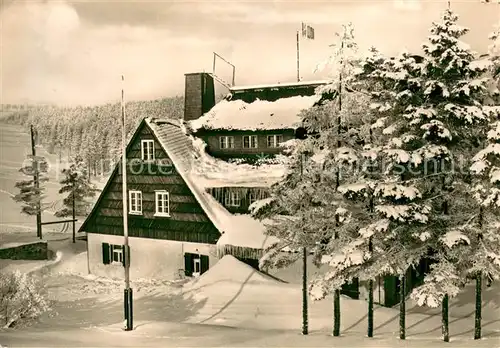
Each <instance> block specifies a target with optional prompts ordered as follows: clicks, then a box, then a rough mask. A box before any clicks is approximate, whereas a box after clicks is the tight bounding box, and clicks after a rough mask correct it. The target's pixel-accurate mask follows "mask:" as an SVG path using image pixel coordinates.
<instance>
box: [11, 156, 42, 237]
mask: <svg viewBox="0 0 500 348" xmlns="http://www.w3.org/2000/svg"><path fill="white" fill-rule="evenodd" d="M19 171H20V172H21V173H23V174H24V175H25V176H28V177H30V178H29V179H25V180H19V181H17V182H16V185H15V186H16V188H18V189H19V193H18V194H16V195H14V196H13V197H12V198H13V199H14V201H16V202H18V203H21V212H22V213H24V214H27V215H30V216H35V215H38V214H41V212H42V210H43V207H42V200H43V198H44V195H43V192H44V191H45V187H44V186H43V183H44V182H47V181H48V178H47V176H46V173H47V172H48V163H47V160H46V159H45V157H43V156H31V155H29V156H28V158H27V159H26V160H25V161H24V162H23V166H22V167H21V168H20V169H19ZM39 228H40V226H38V224H37V234H38V237H41V235H40V233H41V231H40V230H38V229H39Z"/></svg>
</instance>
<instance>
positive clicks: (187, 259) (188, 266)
mask: <svg viewBox="0 0 500 348" xmlns="http://www.w3.org/2000/svg"><path fill="white" fill-rule="evenodd" d="M184 274H185V275H186V276H187V277H191V276H192V275H193V255H192V254H189V253H185V254H184Z"/></svg>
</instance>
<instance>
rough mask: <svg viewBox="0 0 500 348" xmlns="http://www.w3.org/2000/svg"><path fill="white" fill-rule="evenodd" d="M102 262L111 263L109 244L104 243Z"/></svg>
mask: <svg viewBox="0 0 500 348" xmlns="http://www.w3.org/2000/svg"><path fill="white" fill-rule="evenodd" d="M102 263H103V264H105V265H109V263H110V260H109V244H108V243H102Z"/></svg>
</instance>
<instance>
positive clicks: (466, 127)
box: [404, 9, 488, 341]
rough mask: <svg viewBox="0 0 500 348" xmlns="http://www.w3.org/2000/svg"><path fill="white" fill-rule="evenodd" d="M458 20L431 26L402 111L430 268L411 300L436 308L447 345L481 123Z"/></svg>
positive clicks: (480, 88)
mask: <svg viewBox="0 0 500 348" xmlns="http://www.w3.org/2000/svg"><path fill="white" fill-rule="evenodd" d="M457 20H458V16H457V15H456V14H455V13H453V12H452V11H451V10H450V9H447V10H446V11H445V12H444V14H443V16H442V19H441V21H440V22H439V23H433V25H432V28H431V30H430V31H431V35H430V36H429V38H428V42H427V43H425V44H424V45H423V49H424V52H425V57H424V63H423V64H424V68H423V71H422V79H423V81H424V82H423V85H422V88H423V99H422V105H421V106H419V107H413V108H412V107H410V108H408V109H407V110H406V111H405V115H404V117H405V119H406V120H407V122H408V125H409V126H410V127H411V128H412V132H413V135H414V136H416V139H417V141H416V143H415V145H416V147H414V148H413V149H411V158H412V159H413V162H414V163H415V164H418V169H419V170H418V171H417V173H416V174H415V173H412V174H411V176H412V177H413V179H414V180H415V182H416V187H417V188H418V190H419V192H420V194H421V195H422V197H423V198H424V199H425V200H426V202H427V204H429V207H430V214H428V215H427V216H428V217H429V221H428V228H427V229H426V231H425V232H424V234H421V235H420V237H421V238H422V239H423V240H425V244H427V248H428V250H429V251H431V252H432V260H433V262H434V264H433V265H432V266H431V271H430V273H429V274H428V275H427V276H426V277H425V280H424V284H423V285H422V286H420V287H418V288H417V289H415V290H414V291H413V293H412V296H413V298H414V299H416V301H417V303H418V304H420V305H424V304H425V305H428V306H437V305H439V304H441V305H442V307H443V311H442V313H443V320H442V322H443V338H444V340H445V341H448V340H449V331H448V299H449V297H451V296H455V295H457V294H458V292H459V290H460V287H461V286H463V284H464V281H463V279H462V278H461V277H460V274H461V270H460V264H461V262H460V261H461V260H460V258H461V257H462V256H464V255H466V253H464V252H462V251H459V250H460V249H461V248H463V247H464V245H465V246H466V245H467V244H468V241H469V240H468V237H467V233H466V231H464V230H462V227H463V226H468V221H469V219H470V216H469V215H468V214H466V212H467V211H470V207H471V205H472V206H474V204H475V203H474V201H473V200H472V199H471V197H470V195H468V190H469V187H470V185H469V183H468V182H467V180H468V175H467V173H468V167H469V165H470V163H469V162H470V159H471V158H472V154H473V152H474V151H475V149H477V148H478V146H479V145H480V139H481V137H482V133H483V129H484V125H485V124H486V123H487V119H488V113H487V111H486V110H485V109H484V108H483V100H484V97H485V93H486V90H487V89H486V83H487V80H486V79H485V78H483V74H484V69H478V68H477V66H475V65H474V64H472V63H473V61H474V59H475V55H474V52H472V51H471V50H470V48H469V46H468V45H467V44H465V43H464V42H462V41H460V38H461V37H462V36H463V35H465V34H466V33H467V32H468V29H467V28H464V27H461V26H459V25H457ZM473 210H474V209H473Z"/></svg>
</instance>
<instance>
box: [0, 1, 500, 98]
mask: <svg viewBox="0 0 500 348" xmlns="http://www.w3.org/2000/svg"><path fill="white" fill-rule="evenodd" d="M0 1H1V4H2V7H1V9H0V11H1V12H0V25H1V28H0V35H1V42H0V43H1V47H0V48H1V51H0V52H1V70H0V75H1V76H0V79H1V86H0V87H1V98H2V100H1V102H2V103H15V102H23V101H33V102H51V103H57V104H66V105H68V104H99V103H105V102H115V101H117V100H118V99H119V96H120V88H121V87H120V76H121V75H122V74H123V75H124V76H125V79H126V84H125V86H126V95H127V97H128V99H134V100H137V99H141V100H144V99H153V98H159V97H163V96H173V95H181V94H183V91H184V73H188V72H197V71H203V70H205V71H211V69H212V52H213V51H216V52H218V53H219V54H221V55H222V56H224V57H225V58H226V59H228V60H229V61H231V62H232V63H233V64H235V65H236V83H237V84H238V85H244V84H261V83H274V82H287V81H294V80H295V79H296V40H295V35H296V30H297V29H298V28H299V26H300V22H301V21H304V22H307V23H309V24H310V25H311V26H313V27H314V29H315V34H316V39H315V40H314V41H307V42H303V43H302V44H301V75H302V77H303V78H304V79H305V80H307V79H321V78H323V77H324V76H321V75H318V74H316V75H315V74H313V70H314V68H315V66H316V64H317V63H319V62H320V61H322V60H323V59H325V58H326V56H327V55H328V45H329V44H330V43H331V42H333V40H334V33H335V32H336V31H338V30H339V29H340V27H341V24H343V23H346V22H348V21H352V22H353V24H354V27H355V34H356V36H357V40H358V42H359V44H360V46H361V48H363V49H364V48H367V47H369V46H371V45H374V46H376V47H378V48H379V49H380V50H381V51H383V52H385V53H388V54H396V53H398V52H399V51H401V50H402V49H403V48H407V49H408V50H410V51H414V52H418V51H419V49H420V46H421V43H422V42H423V41H424V40H425V37H426V35H427V32H428V28H429V26H430V24H431V23H432V21H435V20H438V19H439V16H440V14H441V12H442V11H443V10H444V9H445V8H446V6H447V2H446V1H444V0H433V1H423V0H396V1H395V0H385V1H381V0H365V1H361V0H350V1H337V0H330V1H321V2H318V1H305V0H304V1H292V0H288V1H254V2H250V1H244V2H243V1H235V0H233V1H215V0H211V1H208V0H205V1H187V0H183V1H167V0H157V1H146V0H136V1H134V0H79V1H55V0H46V1H43V2H41V1H40V2H37V1H34V0H30V1H23V0H16V1H12V0H0ZM451 6H452V8H453V9H454V10H455V11H456V12H457V13H458V14H459V16H460V24H462V25H464V26H467V27H469V28H470V29H471V33H470V34H469V35H468V36H467V37H466V41H467V42H468V43H469V44H470V45H471V46H472V48H473V49H474V50H476V51H478V52H480V53H485V52H486V48H487V45H488V40H487V35H488V33H489V32H491V31H492V29H493V25H494V23H495V22H496V21H497V20H498V18H499V15H500V8H499V7H500V5H493V4H492V5H486V4H481V3H480V2H479V0H461V1H458V0H452V5H451ZM218 64H219V63H218ZM219 68H221V70H219ZM222 68H225V67H224V66H223V65H218V67H217V69H218V72H219V74H220V75H222V76H223V77H224V78H226V79H230V73H229V69H224V70H222Z"/></svg>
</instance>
